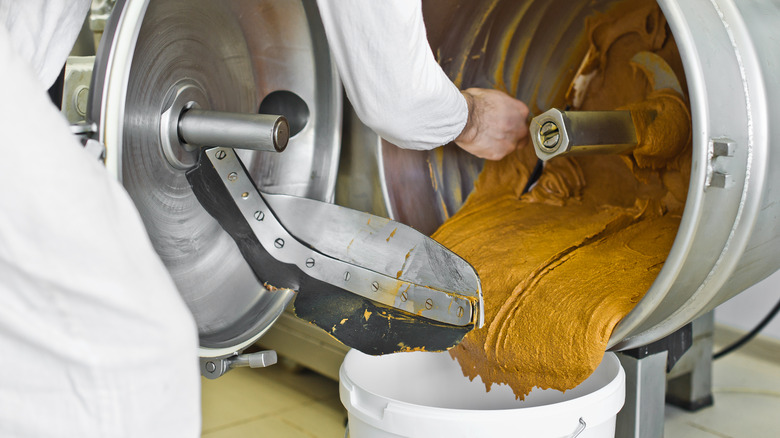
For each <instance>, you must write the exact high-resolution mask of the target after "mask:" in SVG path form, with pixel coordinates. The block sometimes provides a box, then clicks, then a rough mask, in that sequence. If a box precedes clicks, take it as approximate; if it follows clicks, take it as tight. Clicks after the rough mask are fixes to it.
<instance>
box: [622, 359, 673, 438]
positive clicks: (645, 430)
mask: <svg viewBox="0 0 780 438" xmlns="http://www.w3.org/2000/svg"><path fill="white" fill-rule="evenodd" d="M617 356H618V359H620V365H621V366H622V367H623V370H624V371H625V372H626V401H625V404H624V405H623V408H622V409H621V410H620V412H618V414H617V421H616V423H615V436H616V437H620V438H663V436H664V405H665V401H664V397H665V394H666V386H665V385H666V356H667V352H666V351H663V352H661V353H656V354H653V355H650V356H646V357H643V358H641V359H637V358H634V357H631V356H628V355H625V354H620V353H618V355H617Z"/></svg>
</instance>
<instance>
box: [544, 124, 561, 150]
mask: <svg viewBox="0 0 780 438" xmlns="http://www.w3.org/2000/svg"><path fill="white" fill-rule="evenodd" d="M560 140H561V131H560V129H559V128H558V125H556V124H555V122H552V121H550V122H545V123H544V124H543V125H542V127H541V128H540V129H539V144H540V145H541V146H542V147H543V148H544V149H546V150H548V151H554V150H555V149H557V148H558V143H559V142H560Z"/></svg>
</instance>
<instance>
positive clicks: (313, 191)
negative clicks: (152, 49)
mask: <svg viewBox="0 0 780 438" xmlns="http://www.w3.org/2000/svg"><path fill="white" fill-rule="evenodd" d="M151 1H155V0H139V1H134V0H119V1H117V4H116V6H115V11H116V13H114V14H112V17H111V19H110V20H109V22H108V23H107V26H106V31H105V33H104V35H105V36H104V38H103V43H102V44H101V47H100V49H99V53H98V55H97V57H96V62H95V70H94V73H93V81H92V87H91V89H90V108H89V111H88V114H89V118H90V120H91V121H94V122H96V124H97V126H98V136H99V140H100V141H101V142H102V143H103V144H105V145H106V149H107V154H106V167H107V170H108V172H109V173H110V174H112V175H113V176H115V177H116V178H118V179H119V180H120V181H121V180H122V169H123V163H122V155H123V140H124V135H125V134H124V130H125V117H126V102H127V96H128V85H129V82H130V74H131V69H132V63H133V61H132V60H133V57H134V52H135V48H136V44H137V42H138V39H139V33H140V29H141V27H142V25H143V21H144V18H145V16H146V13H147V11H148V8H149V5H150V2H151ZM249 3H251V0H238V1H234V2H232V3H231V4H232V5H233V6H235V7H240V6H241V4H244V5H246V4H249ZM236 5H237V6H236ZM286 8H287V9H294V10H295V11H296V13H298V15H299V16H298V17H297V18H296V19H298V20H299V22H305V23H306V27H305V28H306V29H307V32H311V33H312V34H307V36H308V37H309V38H310V39H311V41H310V44H311V47H312V52H313V53H315V56H313V57H312V58H313V59H315V60H313V61H311V62H312V63H313V64H312V69H313V70H314V71H313V72H307V73H308V74H312V73H313V74H312V83H311V84H308V83H307V85H306V87H308V90H307V91H308V93H302V94H306V96H305V97H306V98H308V99H310V102H309V107H310V109H311V110H312V111H311V112H312V113H313V114H312V116H311V118H310V119H309V121H308V123H307V126H306V128H305V129H304V130H303V131H302V133H301V135H300V136H299V137H298V138H297V141H298V144H297V145H296V144H293V145H292V146H293V147H295V146H298V151H297V152H298V153H297V154H295V155H292V156H289V157H287V158H289V159H286V160H276V161H273V162H271V163H270V164H268V166H277V167H275V168H273V169H270V171H269V169H268V166H267V167H266V168H265V169H261V170H260V174H253V177H254V178H255V179H256V182H258V185H259V186H261V187H264V188H265V189H266V190H270V191H275V192H278V193H288V194H294V195H298V196H307V197H310V198H314V199H318V200H323V201H331V200H332V198H333V196H334V193H335V182H336V169H337V165H338V155H339V149H340V140H341V138H340V125H341V92H340V88H339V79H338V75H337V73H336V70H335V66H334V65H333V64H332V62H331V61H330V57H329V56H330V55H329V52H328V50H327V43H326V42H325V38H324V36H323V35H324V31H323V29H322V28H321V24H320V23H319V22H318V21H317V20H318V19H319V18H318V15H317V11H316V4H315V3H314V1H313V0H302V1H301V3H300V4H298V5H287V7H286ZM248 15H251V14H248ZM245 27H246V26H242V31H243V32H246V28H245ZM258 27H259V26H258ZM313 34H316V35H317V36H314V35H313ZM245 36H246V35H245ZM247 38H248V37H247ZM248 44H250V43H249V42H248ZM250 51H251V48H250ZM251 53H252V55H253V59H252V60H251V61H250V62H251V63H253V65H252V67H253V68H255V69H257V63H259V62H260V61H259V60H258V59H255V58H260V56H259V55H256V53H255V52H254V51H251ZM323 53H324V55H323ZM254 73H255V80H256V81H258V79H257V76H258V75H259V73H258V72H257V71H255V72H254ZM256 85H257V86H258V88H259V87H260V85H258V84H256ZM264 85H267V84H264ZM274 91H277V90H276V89H267V90H265V92H266V93H267V94H268V93H271V92H274ZM256 104H257V105H256V106H255V107H254V111H256V110H257V106H259V102H256ZM315 134H316V135H315ZM315 138H316V139H317V140H318V141H317V145H316V146H317V148H318V149H317V153H318V154H319V155H318V156H317V157H316V160H315V157H314V155H313V152H312V156H311V157H309V159H308V161H307V160H305V159H304V161H303V163H299V162H296V160H297V161H300V160H301V156H304V155H305V154H306V153H307V152H310V151H312V150H313V148H314V139H315ZM291 143H292V141H291ZM286 153H287V152H286ZM161 156H162V155H161ZM244 157H245V160H246V161H245V162H246V165H247V167H248V168H250V166H252V165H253V164H252V163H255V162H257V161H258V160H256V159H254V158H255V157H254V154H252V153H251V152H250V153H248V154H244ZM263 160H265V157H263ZM266 161H267V160H266ZM290 161H292V162H290ZM315 161H316V163H315ZM279 163H281V164H279ZM300 164H304V166H300ZM307 165H308V167H309V169H310V172H309V173H306V175H305V176H303V178H305V179H307V180H310V181H312V182H311V184H310V185H308V186H302V185H299V184H297V182H296V184H288V185H289V187H285V186H284V180H282V181H281V182H280V181H279V179H278V177H277V179H276V180H274V176H273V173H274V172H273V171H274V170H276V171H278V172H279V173H280V174H285V173H286V174H291V173H290V172H289V170H291V169H295V168H298V167H299V168H303V169H306V166H307ZM304 173H305V172H304ZM269 174H271V175H270V176H269ZM298 176H300V175H298ZM299 179H300V178H299ZM220 231H221V229H220ZM236 251H237V249H236ZM242 261H243V259H242ZM247 271H248V269H247ZM252 280H253V281H254V283H255V284H256V287H260V288H262V286H261V285H259V283H258V282H257V281H256V279H254V277H252ZM262 289H263V290H265V289H264V288H262ZM266 293H268V294H271V292H267V291H266ZM183 296H184V298H185V301H188V300H187V297H186V296H185V294H184V293H183ZM291 298H292V295H291V294H289V293H288V294H281V293H277V294H276V295H275V298H272V300H273V302H274V303H276V304H273V303H272V304H271V305H270V306H266V308H264V309H261V310H263V311H262V312H260V314H257V315H250V316H249V317H251V318H253V319H254V322H253V323H250V324H246V325H244V326H242V327H245V328H246V330H245V331H244V332H239V333H236V332H235V329H234V328H232V327H228V330H225V333H224V334H222V333H217V338H219V336H222V337H223V338H224V339H223V340H219V339H218V340H217V342H214V343H212V345H204V342H203V337H202V336H201V347H200V355H201V356H202V357H219V356H224V355H228V354H231V353H233V352H235V351H238V350H241V349H243V348H245V347H246V346H248V345H250V344H252V343H253V342H255V341H256V340H257V339H258V338H259V337H260V336H262V335H263V334H264V333H265V332H266V331H267V330H268V329H269V328H270V327H271V325H272V323H273V322H274V321H275V320H276V319H277V318H278V317H279V316H280V315H281V313H282V311H283V310H284V307H285V306H286V304H287V303H288V302H289V301H290V299H291ZM187 304H188V305H191V303H190V302H187ZM196 319H197V318H196ZM198 329H199V332H200V331H201V329H202V327H201V326H200V324H199V327H198ZM231 329H232V332H231Z"/></svg>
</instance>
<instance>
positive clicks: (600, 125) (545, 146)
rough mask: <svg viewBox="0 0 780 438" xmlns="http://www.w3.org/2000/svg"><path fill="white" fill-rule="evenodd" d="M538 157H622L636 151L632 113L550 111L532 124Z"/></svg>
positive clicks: (532, 134) (542, 158)
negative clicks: (616, 155)
mask: <svg viewBox="0 0 780 438" xmlns="http://www.w3.org/2000/svg"><path fill="white" fill-rule="evenodd" d="M530 135H531V141H532V142H533V145H534V149H535V150H536V156H537V157H539V159H541V160H544V161H547V160H549V159H550V158H554V157H557V156H561V155H590V154H620V153H623V152H628V151H630V150H632V149H633V148H635V147H636V145H637V136H636V128H634V121H633V120H632V119H631V112H630V111H561V110H558V109H555V108H553V109H551V110H548V111H546V112H544V113H542V114H541V115H538V116H536V117H534V118H533V119H532V120H531V129H530Z"/></svg>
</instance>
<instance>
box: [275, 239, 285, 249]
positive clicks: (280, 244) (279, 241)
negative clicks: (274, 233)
mask: <svg viewBox="0 0 780 438" xmlns="http://www.w3.org/2000/svg"><path fill="white" fill-rule="evenodd" d="M274 246H275V247H277V248H284V239H282V238H281V237H280V238H278V239H276V240H274Z"/></svg>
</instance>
